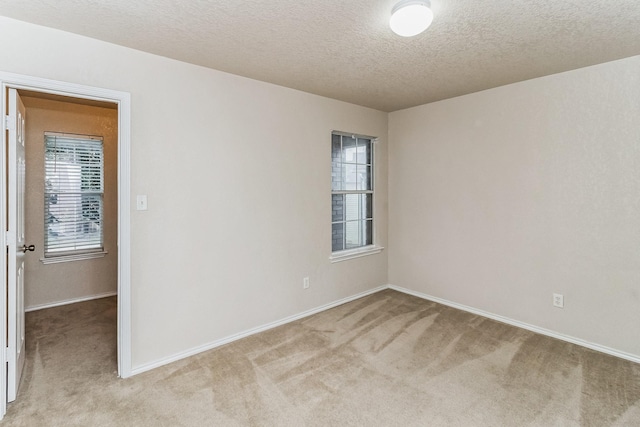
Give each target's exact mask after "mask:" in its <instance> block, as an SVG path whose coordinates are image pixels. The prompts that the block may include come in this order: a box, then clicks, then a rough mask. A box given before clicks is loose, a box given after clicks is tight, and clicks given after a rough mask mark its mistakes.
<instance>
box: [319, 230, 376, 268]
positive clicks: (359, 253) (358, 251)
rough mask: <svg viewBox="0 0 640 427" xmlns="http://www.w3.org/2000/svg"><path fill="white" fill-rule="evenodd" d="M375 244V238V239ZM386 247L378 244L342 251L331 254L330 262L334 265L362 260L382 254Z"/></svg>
mask: <svg viewBox="0 0 640 427" xmlns="http://www.w3.org/2000/svg"><path fill="white" fill-rule="evenodd" d="M374 235H375V226H374ZM374 242H375V238H374ZM383 249H384V246H378V245H376V244H373V245H367V246H362V247H360V248H355V249H343V250H341V251H336V252H331V256H329V260H330V261H331V262H332V263H335V262H341V261H346V260H348V259H354V258H360V257H363V256H367V255H375V254H379V253H380V252H382V250H383Z"/></svg>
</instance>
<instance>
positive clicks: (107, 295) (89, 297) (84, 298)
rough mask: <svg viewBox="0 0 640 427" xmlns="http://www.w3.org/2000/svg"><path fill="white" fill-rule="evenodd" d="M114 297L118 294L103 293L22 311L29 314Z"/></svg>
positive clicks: (33, 306) (36, 306) (40, 305)
mask: <svg viewBox="0 0 640 427" xmlns="http://www.w3.org/2000/svg"><path fill="white" fill-rule="evenodd" d="M115 295H118V292H104V293H102V294H95V295H89V296H86V297H80V298H72V299H67V300H64V301H56V302H49V303H46V304H37V305H32V306H30V307H27V308H25V310H24V311H26V312H29V311H36V310H44V309H45V308H52V307H59V306H61V305H67V304H74V303H76V302H83V301H91V300H93V299H100V298H107V297H112V296H115Z"/></svg>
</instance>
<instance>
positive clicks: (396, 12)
mask: <svg viewBox="0 0 640 427" xmlns="http://www.w3.org/2000/svg"><path fill="white" fill-rule="evenodd" d="M431 21H433V12H432V11H431V3H430V2H429V0H402V1H401V2H399V3H398V4H396V5H395V6H394V7H393V9H391V19H390V20H389V26H390V27H391V29H392V30H393V32H394V33H396V34H397V35H399V36H402V37H412V36H416V35H418V34H420V33H421V32H423V31H424V30H426V29H427V28H429V25H431Z"/></svg>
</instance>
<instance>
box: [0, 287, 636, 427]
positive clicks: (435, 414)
mask: <svg viewBox="0 0 640 427" xmlns="http://www.w3.org/2000/svg"><path fill="white" fill-rule="evenodd" d="M116 312H117V308H116V300H115V298H104V299H101V300H95V301H87V302H83V303H77V304H73V305H68V306H63V307H56V308H51V309H47V310H41V311H36V312H32V313H28V314H27V352H28V357H27V362H26V367H25V371H24V379H23V382H22V385H21V389H20V391H19V395H18V399H17V401H16V402H14V403H12V404H10V405H9V408H8V413H7V415H6V417H5V419H4V421H2V423H0V424H1V425H3V426H579V425H581V426H640V365H638V364H635V363H632V362H629V361H625V360H622V359H619V358H616V357H612V356H608V355H604V354H601V353H598V352H595V351H592V350H589V349H585V348H582V347H579V346H576V345H573V344H569V343H566V342H563V341H559V340H556V339H553V338H549V337H545V336H541V335H538V334H535V333H532V332H529V331H526V330H522V329H519V328H516V327H512V326H509V325H505V324H502V323H499V322H496V321H493V320H489V319H486V318H483V317H480V316H476V315H473V314H469V313H466V312H462V311H459V310H456V309H453V308H449V307H446V306H443V305H440V304H436V303H433V302H429V301H425V300H422V299H419V298H416V297H413V296H409V295H405V294H402V293H400V292H396V291H392V290H385V291H381V292H378V293H376V294H373V295H370V296H367V297H364V298H361V299H359V300H356V301H353V302H350V303H347V304H344V305H341V306H339V307H336V308H333V309H330V310H327V311H324V312H322V313H318V314H315V315H313V316H310V317H307V318H305V319H302V320H299V321H296V322H293V323H290V324H287V325H284V326H281V327H278V328H275V329H272V330H269V331H266V332H263V333H260V334H257V335H253V336H251V337H248V338H245V339H242V340H239V341H236V342H234V343H231V344H228V345H225V346H223V347H220V348H217V349H214V350H210V351H207V352H204V353H201V354H199V355H196V356H193V357H190V358H188V359H185V360H182V361H178V362H175V363H172V364H170V365H167V366H164V367H161V368H158V369H155V370H153V371H150V372H146V373H143V374H140V375H137V376H135V377H133V378H129V379H119V378H117V376H116V373H115V372H116V369H117V367H116V323H115V322H116ZM636 326H637V325H636ZM630 327H632V326H631V325H630Z"/></svg>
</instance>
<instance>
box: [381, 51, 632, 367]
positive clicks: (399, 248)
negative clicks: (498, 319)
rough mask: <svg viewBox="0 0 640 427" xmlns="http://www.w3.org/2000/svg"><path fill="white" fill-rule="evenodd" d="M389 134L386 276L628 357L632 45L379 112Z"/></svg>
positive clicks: (629, 344)
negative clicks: (590, 61)
mask: <svg viewBox="0 0 640 427" xmlns="http://www.w3.org/2000/svg"><path fill="white" fill-rule="evenodd" d="M389 140H390V160H389V188H390V190H389V191H390V201H389V215H390V222H389V236H390V243H389V247H390V253H389V280H390V282H391V283H392V284H395V285H398V286H402V287H406V288H409V289H412V290H414V291H418V292H422V293H426V294H428V295H431V296H435V297H439V298H443V299H446V300H449V301H452V302H455V303H458V304H464V305H467V306H471V307H474V308H477V309H481V310H485V311H488V312H490V313H494V314H498V315H501V316H506V317H508V318H511V319H514V320H517V321H520V322H526V323H528V324H531V325H534V326H537V327H542V328H547V329H550V330H552V331H556V332H559V333H562V334H565V335H569V336H572V337H576V338H579V339H582V340H585V341H587V342H591V343H596V344H599V345H603V346H607V347H610V348H613V349H616V350H619V351H623V352H627V353H629V354H632V355H635V356H636V357H638V356H640V339H638V330H637V329H638V328H637V325H640V258H639V256H638V254H639V253H640V252H639V251H640V57H637V56H636V57H632V58H628V59H625V60H621V61H616V62H611V63H606V64H601V65H597V66H593V67H589V68H584V69H579V70H575V71H571V72H567V73H563V74H557V75H552V76H548V77H544V78H539V79H535V80H530V81H525V82H521V83H517V84H513V85H509V86H504V87H500V88H496V89H492V90H487V91H484V92H480V93H475V94H471V95H467V96H462V97H459V98H454V99H450V100H445V101H441V102H436V103H433V104H429V105H423V106H420V107H416V108H412V109H408V110H404V111H398V112H395V113H391V114H390V120H389ZM554 292H556V293H561V294H564V297H565V308H564V309H558V308H554V307H553V306H552V293H554Z"/></svg>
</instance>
